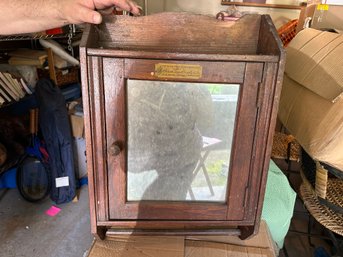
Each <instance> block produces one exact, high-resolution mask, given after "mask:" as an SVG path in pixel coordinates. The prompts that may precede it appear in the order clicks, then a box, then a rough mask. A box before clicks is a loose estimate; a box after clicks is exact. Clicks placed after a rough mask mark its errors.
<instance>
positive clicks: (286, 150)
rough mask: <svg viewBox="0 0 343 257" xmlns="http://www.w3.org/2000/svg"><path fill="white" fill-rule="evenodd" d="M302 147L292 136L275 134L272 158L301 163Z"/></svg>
mask: <svg viewBox="0 0 343 257" xmlns="http://www.w3.org/2000/svg"><path fill="white" fill-rule="evenodd" d="M300 152H301V147H300V145H299V143H298V142H297V141H296V140H295V138H294V137H293V136H292V135H286V134H284V133H280V132H275V134H274V138H273V147H272V158H276V159H284V160H290V161H297V162H299V161H300Z"/></svg>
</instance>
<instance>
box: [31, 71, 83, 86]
mask: <svg viewBox="0 0 343 257" xmlns="http://www.w3.org/2000/svg"><path fill="white" fill-rule="evenodd" d="M55 72H56V81H55V84H56V85H57V86H59V87H61V86H65V85H68V84H73V83H77V82H79V67H71V68H66V69H57V68H56V69H55ZM37 73H38V78H50V74H49V70H43V69H37Z"/></svg>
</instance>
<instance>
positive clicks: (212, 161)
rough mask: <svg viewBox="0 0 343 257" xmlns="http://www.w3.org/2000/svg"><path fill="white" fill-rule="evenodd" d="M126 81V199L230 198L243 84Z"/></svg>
mask: <svg viewBox="0 0 343 257" xmlns="http://www.w3.org/2000/svg"><path fill="white" fill-rule="evenodd" d="M126 86H127V88H126V90H127V91H126V92H127V115H128V124H127V125H128V161H127V165H128V174H127V200H128V201H141V200H149V201H208V202H225V201H226V191H227V183H228V176H229V167H230V156H231V145H232V138H233V133H234V125H235V118H236V108H237V102H238V97H239V85H238V84H203V83H183V82H162V81H143V80H128V81H127V85H126Z"/></svg>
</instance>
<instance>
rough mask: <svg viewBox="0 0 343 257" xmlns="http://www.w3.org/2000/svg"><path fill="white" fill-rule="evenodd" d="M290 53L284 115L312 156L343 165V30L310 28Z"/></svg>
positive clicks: (283, 119) (282, 103) (281, 109)
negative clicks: (342, 32)
mask: <svg viewBox="0 0 343 257" xmlns="http://www.w3.org/2000/svg"><path fill="white" fill-rule="evenodd" d="M287 53H289V54H288V56H287V60H286V71H285V76H284V82H283V88H282V93H281V99H280V106H279V112H278V116H279V119H280V120H281V122H282V124H283V125H284V126H285V127H286V128H287V129H288V131H289V132H290V133H291V134H292V135H294V136H295V138H296V139H297V141H298V142H299V143H300V145H301V146H302V147H303V148H304V149H305V150H306V152H307V153H309V154H310V156H311V157H312V158H314V159H317V160H319V161H322V162H325V163H327V164H329V165H331V166H333V167H336V168H337V169H339V170H343V158H342V152H343V99H342V98H341V94H342V92H343V70H342V67H343V58H342V57H343V35H339V34H336V33H330V32H321V31H317V30H313V29H307V30H304V31H303V32H301V33H299V34H298V35H297V36H296V37H295V38H294V39H293V41H292V42H291V43H290V45H289V49H288V50H287ZM337 57H339V58H337Z"/></svg>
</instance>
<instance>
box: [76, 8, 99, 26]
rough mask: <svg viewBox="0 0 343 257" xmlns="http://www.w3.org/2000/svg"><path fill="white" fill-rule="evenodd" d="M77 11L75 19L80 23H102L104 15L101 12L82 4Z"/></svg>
mask: <svg viewBox="0 0 343 257" xmlns="http://www.w3.org/2000/svg"><path fill="white" fill-rule="evenodd" d="M75 12H76V13H75V15H74V19H75V20H76V21H77V22H78V23H82V22H87V23H94V24H100V23H101V21H102V16H101V14H100V13H99V12H97V11H93V10H91V9H89V8H87V7H84V6H80V7H79V8H78V9H77V10H76V11H75Z"/></svg>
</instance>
